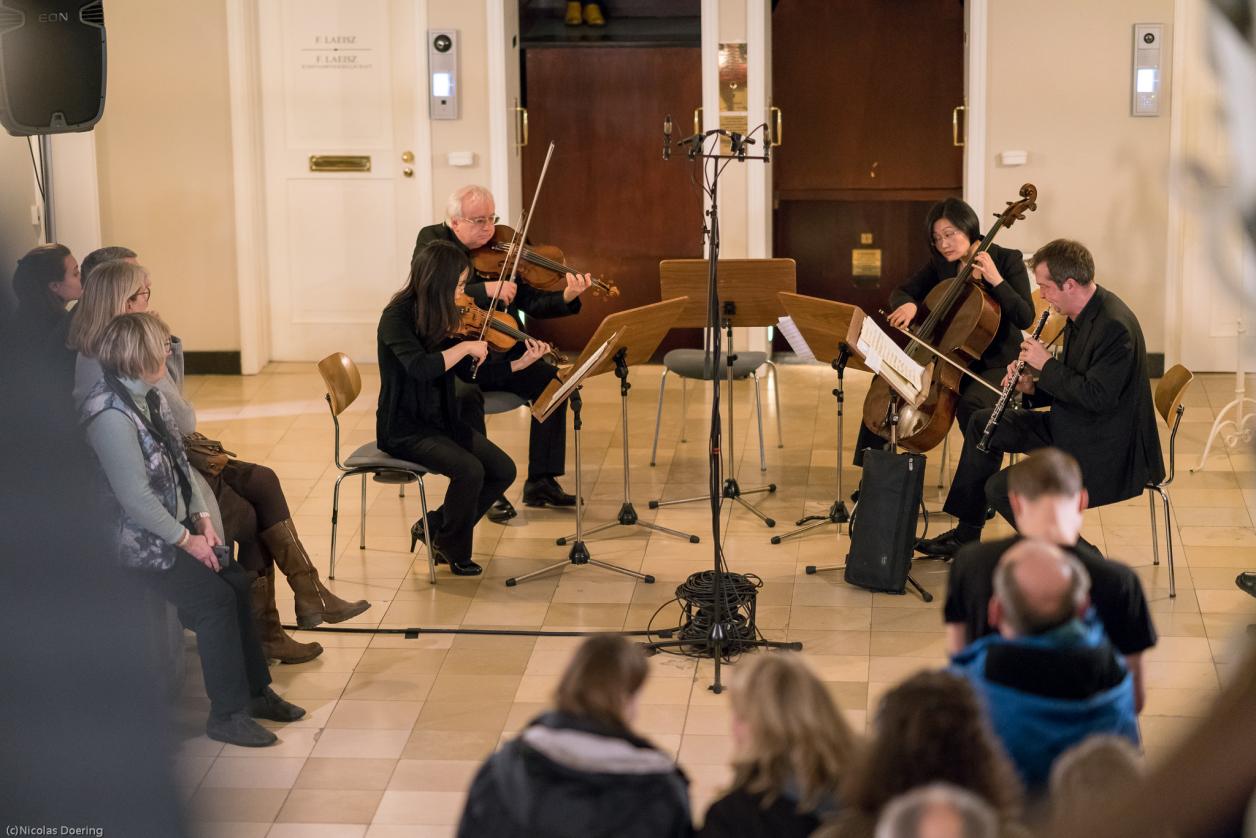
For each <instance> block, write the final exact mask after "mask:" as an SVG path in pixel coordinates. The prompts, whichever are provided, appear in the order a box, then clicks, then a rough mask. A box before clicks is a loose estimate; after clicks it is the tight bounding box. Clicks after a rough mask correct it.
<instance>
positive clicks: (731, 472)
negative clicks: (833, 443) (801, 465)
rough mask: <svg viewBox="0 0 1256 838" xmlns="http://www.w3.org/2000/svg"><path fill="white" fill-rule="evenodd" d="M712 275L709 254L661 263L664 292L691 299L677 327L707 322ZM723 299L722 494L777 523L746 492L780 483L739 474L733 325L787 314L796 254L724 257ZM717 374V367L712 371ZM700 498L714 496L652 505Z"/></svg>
mask: <svg viewBox="0 0 1256 838" xmlns="http://www.w3.org/2000/svg"><path fill="white" fill-rule="evenodd" d="M710 276H711V263H710V262H709V261H707V260H706V259H665V260H663V261H662V262H660V263H659V288H660V290H661V292H662V294H663V296H664V297H688V298H689V303H688V305H686V306H685V308H684V309H683V310H682V311H681V313H680V317H679V318H677V321H676V326H678V327H687V326H688V327H694V326H696V327H706V326H707V322H708V317H707V314H708V312H707V293H708V285H709V282H710ZM717 282H718V293H719V298H720V312H719V321H720V327H721V328H723V329H724V330H725V335H726V337H725V340H726V341H727V343H726V348H725V350H724V355H723V357H722V358H718V359H712V363H715V364H718V363H721V362H723V363H724V364H725V367H726V369H727V371H728V375H727V382H728V395H729V398H728V401H729V409H728V441H727V444H726V445H725V446H724V447H725V448H726V449H727V451H728V466H727V472H726V474H727V475H728V476H727V477H725V479H724V482H723V489H722V491H721V497H724V498H728V499H729V500H733V501H736V502H737V503H739V504H741V505H742V506H743V507H745V508H746V509H748V510H750V512H752V513H753V514H754V515H756V516H758V518H759V519H760V520H761V521H763V523H765V524H767V525H768V526H769V527H774V526H776V521H774V520H772V519H771V518H769V517H768V516H767V515H765V514H763V512H762V511H760V510H759V509H758V508H757V507H755V506H753V505H751V504H750V503H749V502H747V501H746V500H745V498H744V497H743V496H744V495H753V494H759V493H763V492H767V493H769V494H770V493H772V492H775V491H776V484H775V483H769V484H768V485H766V486H758V487H756V488H753V489H743V488H741V486H740V485H738V483H737V478H736V477H735V474H736V468H737V459H736V443H735V440H736V436H735V434H734V428H733V413H734V411H733V409H732V394H733V363H734V362H735V361H736V360H737V355H736V353H734V351H733V328H734V327H738V326H744V327H756V326H774V325H776V321H777V318H779V317H780V316H781V315H782V314H784V310H783V309H782V308H781V302H780V299H779V298H778V297H777V294H778V293H779V292H781V291H789V292H792V291H794V289H795V288H796V287H797V283H796V280H795V263H794V260H793V259H721V260H719V275H718V278H717ZM709 372H710V374H711V375H712V377H715V376H716V375H717V374H718V372H717V371H715V370H710V371H709ZM698 500H710V498H709V497H708V496H706V495H702V496H699V497H693V498H682V499H680V500H668V501H665V500H661V499H659V500H652V501H650V508H651V509H657V508H659V507H661V506H674V505H676V504H681V503H690V502H692V501H698Z"/></svg>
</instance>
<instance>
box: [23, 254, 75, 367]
mask: <svg viewBox="0 0 1256 838" xmlns="http://www.w3.org/2000/svg"><path fill="white" fill-rule="evenodd" d="M13 295H14V296H15V297H17V311H16V312H15V316H14V318H13V322H12V323H11V324H9V328H8V329H6V330H5V331H6V332H7V334H8V339H9V351H16V352H21V353H29V354H30V355H35V354H38V353H39V352H41V351H42V350H43V349H44V347H45V346H46V344H47V341H48V340H49V336H50V335H51V334H52V333H53V332H56V331H58V330H60V331H61V335H62V336H63V337H64V335H65V332H64V329H65V320H66V317H67V312H66V310H65V307H66V305H67V304H68V303H71V302H73V301H74V300H77V299H78V298H79V297H81V296H83V284H82V281H81V279H80V275H79V265H78V262H77V261H76V260H75V258H74V255H73V254H71V253H70V249H69V248H68V247H66V246H65V245H63V244H41V245H40V246H39V247H36V248H34V249H32V250H31V251H30V252H28V253H27V254H26V255H25V256H23V257H22V258H21V259H18V260H17V268H16V270H14V271H13Z"/></svg>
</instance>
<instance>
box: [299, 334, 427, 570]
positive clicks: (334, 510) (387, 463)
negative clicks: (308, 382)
mask: <svg viewBox="0 0 1256 838" xmlns="http://www.w3.org/2000/svg"><path fill="white" fill-rule="evenodd" d="M318 372H319V374H320V375H322V376H323V384H324V385H326V387H327V395H326V398H327V406H328V407H329V408H331V421H332V424H333V425H334V426H335V429H336V438H335V442H334V447H333V449H332V455H333V458H334V461H335V463H336V468H337V469H339V470H340V476H339V477H337V478H336V488H335V489H334V490H333V491H332V496H331V566H330V568H329V569H328V573H327V578H328V579H335V578H336V528H337V522H338V519H339V515H340V482H341V481H342V480H344V479H345V478H346V477H355V476H361V478H362V518H361V523H360V525H359V528H360V530H361V538H360V539H359V542H358V547H359V549H362V550H365V549H366V478H367V475H377V476H381V477H384V478H385V481H386V482H395V481H396V482H409V481H410V480H414V481H416V482H417V483H418V484H419V509H420V510H421V512H422V515H423V530H424V532H431V529H430V528H429V527H428V525H427V492H426V491H425V490H424V488H423V476H424V475H425V474H428V473H429V472H428V470H427V469H425V468H424V467H423V466H421V465H419V464H418V463H411V462H409V461H407V460H398V459H396V458H394V457H390V456H389V455H388V454H386V453H384V452H383V451H381V450H380V449H379V446H378V445H376V444H375V440H372V441H370V442H368V443H365V444H364V445H359V446H358V447H357V449H356V450H355V451H354V452H353V453H352V454H350V455H349V456H348V457H345V459H344V462H343V463H342V462H341V461H340V414H341V413H344V412H345V410H346V409H347V408H348V407H349V405H351V404H353V402H354V401H355V400H356V399H357V397H358V395H359V394H360V393H361V392H362V374H361V373H360V372H358V365H357V364H355V363H353V360H352V359H351V358H350V357H349V356H348V355H346V354H344V353H343V352H333V353H332V354H331V355H328V356H327V357H326V358H324V359H323V360H321V361H319V362H318ZM427 574H428V578H429V579H430V580H431V581H432V584H433V585H434V584H436V558H435V556H434V555H433V554H432V551H431V550H428V551H427Z"/></svg>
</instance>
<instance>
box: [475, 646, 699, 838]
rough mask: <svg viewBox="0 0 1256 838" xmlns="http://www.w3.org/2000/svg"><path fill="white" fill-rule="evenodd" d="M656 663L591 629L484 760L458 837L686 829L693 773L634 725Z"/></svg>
mask: <svg viewBox="0 0 1256 838" xmlns="http://www.w3.org/2000/svg"><path fill="white" fill-rule="evenodd" d="M648 671H649V667H648V665H647V664H646V660H645V653H644V652H643V651H642V650H641V649H640V648H639V647H637V646H634V645H633V644H631V643H629V642H628V641H627V640H625V639H624V638H622V637H618V636H613V635H598V636H595V637H590V638H589V639H588V640H586V641H584V643H583V644H581V646H580V648H579V649H577V650H576V654H575V657H573V658H572V660H571V663H569V664H568V665H567V669H566V671H565V672H564V673H563V676H562V679H561V680H560V681H559V684H558V690H557V691H556V694H555V705H556V707H555V709H554V710H553V711H551V712H549V713H545V714H543V715H542V716H540V717H539V718H537V719H535V720H534V721H533V722H532V723H531V724H530V725H528V727H527V728H526V729H524V731H523V733H521V734H520V735H519V736H518V737H517V738H515V739H513V740H511V741H510V742H507V743H506V744H505V745H504V746H503V747H502V749H501V750H500V751H498V752H497V753H496V754H494V755H493V756H491V757H489V759H488V761H487V762H485V763H484V765H483V766H482V767H481V768H480V771H479V773H478V774H476V776H475V780H474V781H473V782H472V784H471V790H470V792H469V793H468V794H467V803H466V808H464V809H463V811H462V820H461V822H460V823H459V824H458V838H524V836H533V835H547V836H554V838H559V836H572V838H575V836H580V838H601V836H605V838H611V837H612V836H614V838H686V836H689V835H691V834H692V833H693V826H692V825H691V823H690V820H689V790H688V781H687V780H686V779H685V776H684V774H682V773H681V772H680V769H679V768H677V767H676V763H675V761H674V760H673V759H672V757H671V756H670V755H669V754H666V753H663V752H662V751H660V750H658V749H657V748H655V747H654V746H653V745H651V744H650V743H649V742H647V741H646V740H645V739H642V738H641V737H640V736H638V735H637V734H635V733H633V732H632V730H631V725H632V722H633V719H634V718H635V716H636V712H637V697H638V695H639V694H640V692H641V687H642V685H643V684H644V683H645V679H646V675H647V674H648Z"/></svg>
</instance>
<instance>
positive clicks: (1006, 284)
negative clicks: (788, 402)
mask: <svg viewBox="0 0 1256 838" xmlns="http://www.w3.org/2000/svg"><path fill="white" fill-rule="evenodd" d="M925 229H926V230H927V231H928V234H929V261H928V262H927V263H926V264H925V265H924V266H923V267H922V268H921V269H920V270H918V271H916V273H914V274H912V276H911V277H909V278H908V279H907V281H906V282H904V283H903V284H902V286H901V287H899V288H897V289H895V290H894V292H893V293H892V294H890V305H891V306H894V309H893V310H892V311H891V312H890V314H889V321H890V325H892V326H897V327H898V328H900V329H907V328H908V327H909V326H910V325H911V324H912V323H913V321H914V320H915V319H916V314H917V312H918V311H919V309H920V304H921V303H922V302H923V301H924V299H925V297H927V296H928V294H929V292H930V291H931V290H933V288H934V287H935V286H936V285H937V284H938V283H940V282H942V281H943V280H947V279H951V278H952V277H954V276H956V275H958V274H959V272H960V270H961V269H962V268H963V266H964V264H965V263H966V262H967V261H968V260H969V259H972V258H974V257H973V254H974V253H975V252H976V250H977V247H978V245H979V244H980V243H981V240H982V233H981V227H980V222H979V221H978V220H977V213H975V212H973V208H972V207H970V206H969V205H968V204H966V203H964V202H963V201H961V200H960V199H959V198H947V199H946V200H944V201H940V202H938V203H936V204H934V205H933V207H932V208H931V209H930V210H929V215H928V217H927V219H926V222H925ZM973 276H974V277H975V278H977V279H980V280H981V284H982V287H983V288H984V289H985V290H986V292H987V293H989V294H990V296H991V297H992V298H993V299H994V301H995V302H997V303H998V304H999V308H1000V309H1001V314H1002V316H1001V317H1000V319H999V329H998V331H997V332H996V333H995V335H994V339H993V340H991V341H990V345H989V347H987V349H986V351H985V352H983V353H982V355H981V357H980V358H978V359H977V361H976V362H974V363H973V365H972V367H971V369H972V371H973V372H974V373H976V374H977V375H978V376H979V377H980V378H983V379H985V380H986V381H988V382H990V383H991V384H992V385H994V387H995V389H996V390H997V389H998V388H999V386H1000V382H1001V381H1002V379H1003V375H1004V373H1006V371H1007V365H1008V364H1009V363H1011V362H1012V361H1015V360H1016V358H1017V357H1018V355H1019V354H1020V345H1021V340H1022V335H1021V330H1023V329H1027V328H1029V326H1030V324H1032V323H1033V319H1034V304H1033V298H1032V297H1031V295H1030V290H1029V274H1028V272H1027V271H1026V270H1025V259H1024V255H1023V254H1022V253H1021V252H1020V251H1019V250H1015V249H1013V248H1008V247H1000V246H999V245H997V244H992V245H990V248H989V249H988V250H987V251H986V252H985V253H980V254H977V256H976V257H975V263H974V265H973ZM997 398H998V396H997V394H996V393H994V392H991V391H990V390H988V389H986V388H985V387H982V386H981V385H980V384H978V383H976V382H975V381H972V380H971V379H968V378H965V379H964V384H963V386H962V387H961V388H960V391H959V402H958V403H957V404H956V406H955V418H956V420H957V421H958V423H959V427H960V428H961V429H963V428H965V427H967V424H968V418H969V417H970V416H972V414H973V412H974V411H977V410H980V409H981V408H983V407H993V406H994V403H995V401H996V400H997ZM883 444H884V440H882V439H881V438H879V437H878V436H877V435H876V434H874V433H873V432H872V431H870V430H868V429H867V428H866V427H864V426H860V429H859V441H858V442H857V443H856V451H855V464H856V465H859V464H860V463H861V462H862V460H863V451H864V449H865V448H879V447H881V446H882V445H883Z"/></svg>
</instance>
